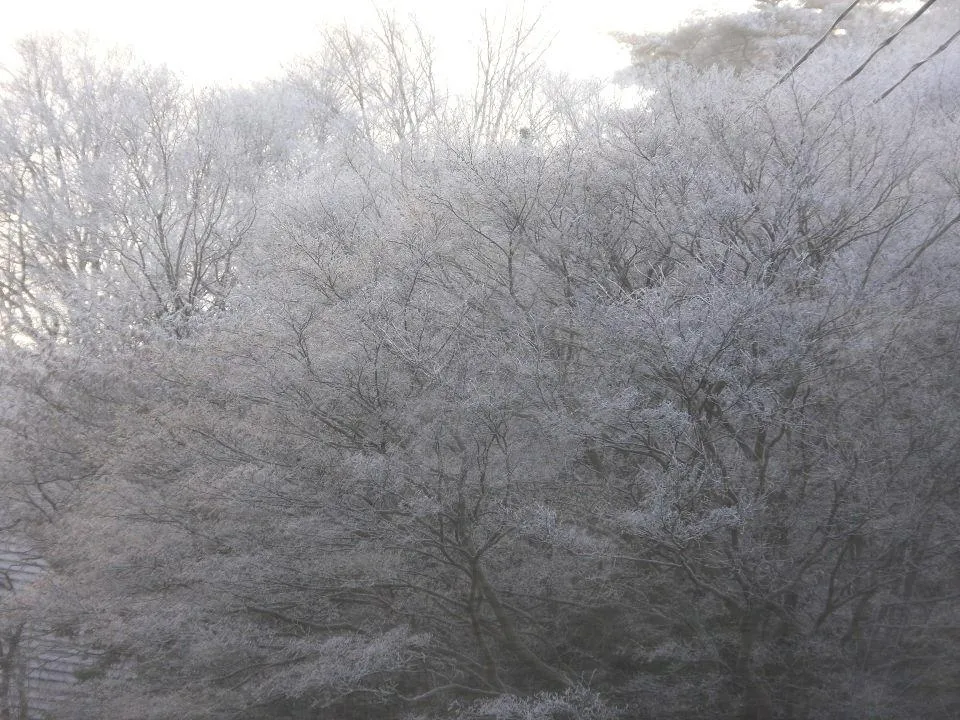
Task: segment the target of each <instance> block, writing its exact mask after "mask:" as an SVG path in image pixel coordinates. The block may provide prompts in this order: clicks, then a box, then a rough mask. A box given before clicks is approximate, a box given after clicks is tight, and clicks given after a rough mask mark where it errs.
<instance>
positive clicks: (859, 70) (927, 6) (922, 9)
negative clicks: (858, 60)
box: [840, 0, 937, 86]
mask: <svg viewBox="0 0 960 720" xmlns="http://www.w3.org/2000/svg"><path fill="white" fill-rule="evenodd" d="M935 2H937V0H927V1H926V2H925V3H924V4H923V5H922V6H921V7H920V9H919V10H917V11H916V12H915V13H914V14H913V16H912V17H911V18H910V19H909V20H907V21H906V22H905V23H904V24H903V25H902V26H901V27H900V29H899V30H897V31H896V32H895V33H894V34H893V35H891V36H890V37H888V38H887V39H886V40H884V41H883V42H882V43H880V45H878V46H877V49H876V50H874V51H873V52H872V53H870V57H868V58H867V59H866V60H864V61H863V63H862V64H861V65H860V67H858V68H857V69H856V70H854V71H853V72H852V73H850V74H849V75H848V76H847V77H845V78H844V79H843V82H842V83H840V85H841V86H842V85H846V84H847V83H848V82H850V81H851V80H853V79H854V78H855V77H856V76H857V75H859V74H860V73H862V72H863V70H864V68H866V67H867V65H869V64H870V61H871V60H873V59H874V58H875V57H876V56H877V55H878V54H879V53H880V51H881V50H883V49H884V48H885V47H887V45H889V44H890V43H892V42H893V41H894V40H896V39H897V38H898V37H899V36H900V33H902V32H903V31H904V30H906V29H907V28H908V27H910V25H912V24H913V23H914V22H916V21H917V20H919V19H920V16H921V15H923V14H924V13H925V12H926V11H927V10H929V9H930V6H931V5H933V4H934V3H935Z"/></svg>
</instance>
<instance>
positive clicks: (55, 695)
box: [0, 539, 94, 720]
mask: <svg viewBox="0 0 960 720" xmlns="http://www.w3.org/2000/svg"><path fill="white" fill-rule="evenodd" d="M44 572H47V564H46V563H45V562H44V561H43V558H41V557H40V556H39V555H38V554H37V553H36V552H33V551H31V550H30V549H29V546H28V545H27V544H25V543H22V542H17V541H15V540H9V539H0V595H2V594H3V593H4V592H17V591H18V590H21V589H22V588H24V587H25V586H26V585H28V584H29V583H31V582H33V581H34V580H36V579H37V578H38V577H39V576H40V575H42V574H43V573H44ZM17 636H18V639H19V643H18V644H17V646H16V660H17V662H16V663H15V665H14V668H13V669H12V670H11V671H10V673H11V675H12V677H10V678H3V679H4V680H9V684H8V685H7V686H8V688H9V690H8V692H7V697H0V703H4V704H5V705H6V707H7V708H8V711H9V714H10V717H11V718H15V719H16V720H48V719H49V718H53V717H55V715H54V711H55V710H56V707H57V705H58V704H59V703H60V702H62V701H63V700H64V699H65V698H66V697H67V695H68V694H69V690H70V686H71V685H73V684H75V683H76V682H77V672H78V671H79V670H81V669H83V668H84V667H87V666H89V665H90V664H91V663H92V662H93V657H94V656H93V654H92V653H89V652H86V651H84V650H81V649H78V648H76V647H74V646H72V645H71V643H70V642H69V641H68V640H66V639H65V638H62V637H57V636H56V635H54V634H53V633H49V632H45V631H44V630H42V629H40V628H36V627H29V626H28V627H17V628H12V627H3V626H2V625H0V644H2V646H3V650H4V654H6V653H7V652H9V649H10V641H11V640H14V639H15V638H17ZM3 671H4V670H3V667H2V666H0V673H2V672H3ZM4 684H6V683H4ZM0 687H2V685H0ZM0 714H2V713H0Z"/></svg>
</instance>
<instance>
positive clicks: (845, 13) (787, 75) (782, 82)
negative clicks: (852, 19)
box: [774, 0, 860, 88]
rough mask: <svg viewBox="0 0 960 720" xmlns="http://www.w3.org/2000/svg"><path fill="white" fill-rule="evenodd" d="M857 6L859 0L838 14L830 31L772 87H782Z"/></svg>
mask: <svg viewBox="0 0 960 720" xmlns="http://www.w3.org/2000/svg"><path fill="white" fill-rule="evenodd" d="M859 4H860V0H853V2H852V3H851V4H850V6H849V7H848V8H847V9H846V10H844V11H843V12H842V13H840V16H839V17H838V18H837V19H836V20H834V22H833V25H831V26H830V29H829V30H827V31H826V32H825V33H824V34H823V37H821V38H820V39H819V40H817V41H816V42H815V43H814V44H813V45H811V46H810V48H809V49H808V50H807V51H806V52H805V53H804V54H803V57H802V58H800V59H799V60H797V62H796V63H795V64H794V66H793V67H792V68H790V69H789V70H787V72H786V74H785V75H784V76H783V77H782V78H780V79H779V80H777V84H776V85H774V87H775V88H776V87H780V86H781V85H783V84H784V83H785V82H786V81H787V80H789V79H790V76H791V75H793V74H794V73H795V72H796V71H797V69H798V68H799V67H800V66H801V65H803V64H804V63H805V62H806V61H807V60H808V59H809V58H810V56H811V55H813V53H815V52H816V51H817V48H818V47H820V46H821V45H823V44H824V43H825V42H826V41H827V39H828V38H829V37H830V36H831V35H833V31H834V30H836V29H837V26H838V25H839V24H840V23H842V22H843V19H844V18H845V17H846V16H847V15H849V14H850V12H851V11H852V10H853V9H854V8H855V7H856V6H857V5H859Z"/></svg>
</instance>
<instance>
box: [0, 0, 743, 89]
mask: <svg viewBox="0 0 960 720" xmlns="http://www.w3.org/2000/svg"><path fill="white" fill-rule="evenodd" d="M13 3H14V4H13V7H9V6H8V7H6V8H5V9H4V12H3V17H2V22H0V43H2V47H3V52H4V55H3V56H2V59H3V60H6V59H8V58H9V54H8V53H9V50H8V49H9V47H10V44H11V42H12V41H13V40H14V39H15V38H17V37H21V36H23V35H26V34H32V33H38V32H39V33H45V32H57V31H71V30H81V31H84V32H87V33H89V34H91V35H93V36H95V37H98V38H101V39H103V40H105V41H107V42H109V43H114V44H121V45H129V46H133V47H134V48H135V50H136V51H137V53H138V54H139V55H140V56H141V57H143V58H145V59H147V60H150V61H153V62H165V63H167V64H169V65H170V66H171V67H173V68H175V69H176V70H179V71H181V72H184V73H185V74H187V75H188V76H189V77H190V78H191V79H193V80H194V81H195V82H198V83H206V82H232V81H240V82H242V81H247V80H254V79H259V78H262V77H266V76H269V75H276V74H278V73H279V72H280V70H281V68H282V66H283V65H284V64H289V63H290V61H291V60H292V59H293V58H294V57H295V56H296V55H298V54H305V53H308V52H309V51H310V49H311V47H314V46H315V45H316V38H317V28H318V27H319V26H320V25H323V24H336V23H339V22H342V21H343V20H344V19H348V20H350V21H351V22H354V23H362V22H364V20H365V19H367V18H369V17H371V16H372V15H373V3H372V2H370V1H369V0H352V1H351V2H343V1H342V0H337V1H336V2H331V1H330V0H327V1H326V2H325V1H324V0H312V1H306V0H257V1H256V2H249V1H247V0H234V1H233V2H227V1H225V0H160V1H159V2H149V3H148V2H143V1H142V0H13ZM377 4H378V5H379V6H380V7H387V8H394V9H396V10H397V11H398V12H399V13H401V14H409V13H413V14H415V15H416V16H417V17H418V18H419V20H420V22H421V23H422V24H423V25H425V26H426V27H427V29H428V30H429V31H430V32H432V33H433V34H434V35H435V36H436V37H437V39H438V43H439V46H440V50H441V52H444V53H455V52H457V50H460V51H464V50H465V49H466V47H467V45H468V43H469V41H470V37H471V34H472V30H473V29H474V28H476V27H477V22H476V19H477V18H478V16H479V13H480V12H481V11H482V10H483V9H484V8H487V9H489V10H490V11H491V12H493V13H498V14H502V13H503V11H504V8H505V7H507V6H509V7H510V8H511V9H512V10H515V9H516V8H518V7H519V6H521V4H522V3H520V2H517V0H391V1H388V2H379V3H377ZM751 5H752V3H751V0H579V1H574V0H553V1H552V2H549V0H548V2H547V3H546V9H545V12H544V16H545V19H546V21H547V23H548V24H549V25H550V26H551V27H553V28H555V29H556V33H557V36H556V39H555V41H554V45H553V50H552V54H551V56H550V63H551V65H553V66H554V67H555V68H556V69H558V70H565V71H570V72H573V73H575V74H578V75H585V74H596V75H606V74H609V73H612V72H613V71H614V70H616V69H618V68H620V67H622V66H623V65H625V64H626V53H625V52H624V51H623V50H622V49H620V48H618V46H617V45H616V43H614V42H613V41H612V40H611V39H609V37H608V36H607V33H608V32H609V31H611V30H624V31H628V32H635V31H640V30H661V29H667V28H669V27H671V26H672V25H675V24H676V23H678V22H680V21H681V20H682V19H683V18H684V17H687V16H689V15H690V14H692V13H693V12H696V11H698V10H705V11H708V12H712V11H717V10H720V9H730V8H732V9H745V8H749V7H750V6H751ZM540 6H542V3H541V5H540ZM527 7H528V8H533V9H535V8H536V7H538V5H537V3H536V1H535V0H533V1H531V2H528V3H527ZM529 12H530V11H528V13H529Z"/></svg>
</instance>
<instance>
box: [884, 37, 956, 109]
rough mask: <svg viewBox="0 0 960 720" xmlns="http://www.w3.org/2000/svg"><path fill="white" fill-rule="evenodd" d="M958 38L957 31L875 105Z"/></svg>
mask: <svg viewBox="0 0 960 720" xmlns="http://www.w3.org/2000/svg"><path fill="white" fill-rule="evenodd" d="M958 37H960V30H957V31H956V32H955V33H954V34H953V35H951V36H950V39H949V40H947V41H946V42H945V43H943V45H941V46H940V47H938V48H937V49H936V50H934V51H933V52H932V53H930V54H929V55H927V57H925V58H924V59H923V60H921V61H920V62H918V63H916V64H915V65H914V66H913V67H912V68H910V70H908V71H907V74H906V75H904V76H903V77H902V78H900V79H899V80H898V81H897V82H896V83H895V84H894V85H892V86H891V87H890V88H888V89H887V91H886V92H885V93H883V95H881V96H880V97H878V98H877V99H876V100H874V101H873V104H874V105H876V104H877V103H878V102H880V101H881V100H883V99H884V98H885V97H886V96H887V95H889V94H890V93H892V92H893V91H894V90H896V89H897V88H898V87H900V86H901V85H902V84H903V82H904V80H906V79H907V78H908V77H910V76H911V75H913V73H914V72H916V71H917V70H919V69H920V68H922V67H923V66H924V65H926V64H927V63H928V62H930V61H931V60H933V58H935V57H936V56H937V55H939V54H940V53H942V52H943V51H944V50H946V49H947V48H948V47H950V45H951V44H952V43H953V41H954V40H956V39H957V38H958Z"/></svg>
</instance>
